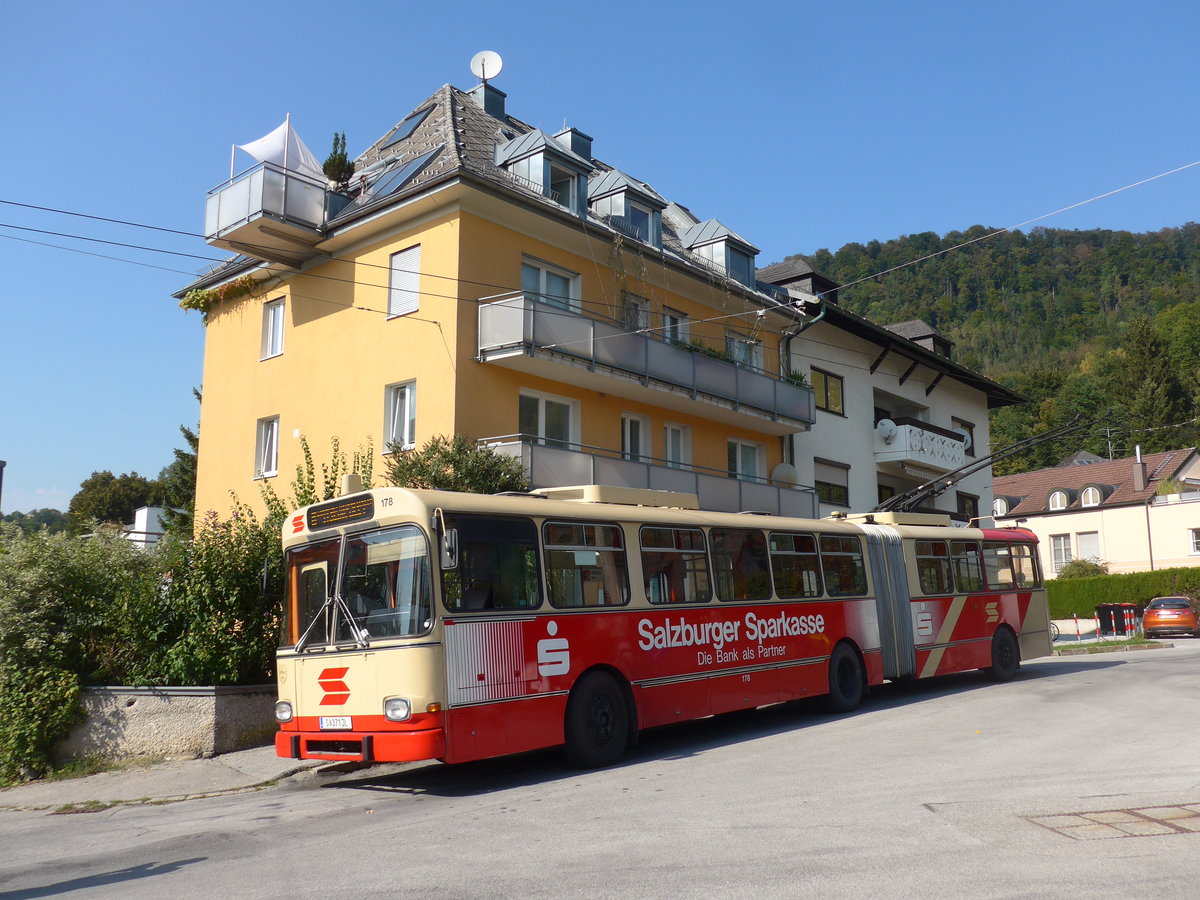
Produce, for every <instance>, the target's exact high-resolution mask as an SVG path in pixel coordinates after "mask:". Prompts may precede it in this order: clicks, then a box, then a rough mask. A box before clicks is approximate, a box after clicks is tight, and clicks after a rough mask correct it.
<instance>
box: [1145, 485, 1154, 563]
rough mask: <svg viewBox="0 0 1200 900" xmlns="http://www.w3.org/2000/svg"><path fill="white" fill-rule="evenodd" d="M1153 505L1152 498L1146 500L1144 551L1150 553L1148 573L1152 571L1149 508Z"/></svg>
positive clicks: (1152, 541) (1152, 540) (1152, 539)
mask: <svg viewBox="0 0 1200 900" xmlns="http://www.w3.org/2000/svg"><path fill="white" fill-rule="evenodd" d="M1153 503H1154V498H1153V497H1148V498H1147V499H1146V549H1147V550H1148V551H1149V552H1150V571H1151V572H1153V571H1154V538H1153V537H1151V535H1150V506H1151V504H1153Z"/></svg>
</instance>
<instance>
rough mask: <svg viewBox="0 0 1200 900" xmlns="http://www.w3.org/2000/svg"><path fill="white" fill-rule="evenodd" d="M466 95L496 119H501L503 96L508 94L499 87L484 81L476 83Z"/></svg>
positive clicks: (502, 117)
mask: <svg viewBox="0 0 1200 900" xmlns="http://www.w3.org/2000/svg"><path fill="white" fill-rule="evenodd" d="M467 96H468V97H470V98H471V99H472V100H474V101H475V102H476V103H478V104H479V106H480V108H481V109H482V110H483V111H484V112H485V113H487V114H488V115H489V116H492V117H494V118H497V119H501V120H503V119H504V117H505V115H504V98H505V97H507V96H508V94H506V93H504V91H502V90H500V89H499V88H494V87H492V86H491V85H490V84H488V83H487V82H486V81H485V82H484V83H483V84H477V85H475V87H473V88H472V89H471V90H469V91H467Z"/></svg>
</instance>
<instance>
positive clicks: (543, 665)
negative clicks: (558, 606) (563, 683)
mask: <svg viewBox="0 0 1200 900" xmlns="http://www.w3.org/2000/svg"><path fill="white" fill-rule="evenodd" d="M546 632H547V633H548V634H549V635H550V637H548V638H543V639H542V640H540V641H538V643H537V661H538V674H539V675H566V674H567V672H569V671H570V670H571V646H570V644H568V643H567V639H566V638H556V637H555V636H554V635H556V634H558V623H557V622H547V623H546Z"/></svg>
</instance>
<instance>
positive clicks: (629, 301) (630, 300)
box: [621, 291, 650, 331]
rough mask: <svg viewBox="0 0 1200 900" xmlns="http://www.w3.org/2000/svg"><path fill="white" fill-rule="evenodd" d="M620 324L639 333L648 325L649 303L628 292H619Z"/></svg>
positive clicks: (643, 298)
mask: <svg viewBox="0 0 1200 900" xmlns="http://www.w3.org/2000/svg"><path fill="white" fill-rule="evenodd" d="M621 322H622V324H624V325H625V326H626V327H627V328H632V329H634V330H637V331H641V330H642V329H644V328H645V327H646V326H647V325H649V324H650V301H649V300H647V299H646V298H645V297H639V296H638V295H637V294H631V293H629V292H628V291H622V292H621Z"/></svg>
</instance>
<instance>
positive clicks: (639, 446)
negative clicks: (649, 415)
mask: <svg viewBox="0 0 1200 900" xmlns="http://www.w3.org/2000/svg"><path fill="white" fill-rule="evenodd" d="M649 455H650V423H649V422H648V421H647V420H646V419H645V418H643V417H642V416H635V415H633V414H632V413H624V414H623V415H622V416H621V458H622V459H632V460H634V461H636V462H642V461H644V460H645V459H646V457H647V456H649Z"/></svg>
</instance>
